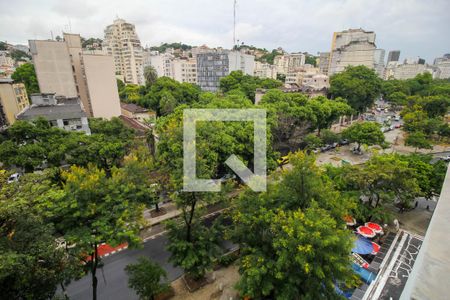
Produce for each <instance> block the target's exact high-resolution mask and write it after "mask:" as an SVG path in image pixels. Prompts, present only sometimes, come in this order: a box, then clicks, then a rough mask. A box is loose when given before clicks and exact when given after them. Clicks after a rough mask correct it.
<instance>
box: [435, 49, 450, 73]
mask: <svg viewBox="0 0 450 300" xmlns="http://www.w3.org/2000/svg"><path fill="white" fill-rule="evenodd" d="M434 67H435V68H436V78H439V79H446V78H450V54H444V56H442V57H438V58H436V59H435V60H434Z"/></svg>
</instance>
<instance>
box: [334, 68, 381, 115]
mask: <svg viewBox="0 0 450 300" xmlns="http://www.w3.org/2000/svg"><path fill="white" fill-rule="evenodd" d="M381 84H382V80H381V79H380V78H379V77H378V75H377V74H376V73H375V71H374V70H372V69H369V68H367V67H365V66H349V67H347V68H346V69H345V71H344V72H341V73H337V74H334V75H333V76H331V78H330V94H331V96H332V97H333V98H336V97H342V98H344V99H346V100H347V102H348V104H349V105H350V106H351V107H352V108H353V109H355V110H356V111H358V112H360V113H362V112H364V111H365V110H366V109H367V108H369V107H371V106H372V105H373V103H374V101H375V99H376V98H377V97H379V96H380V94H381Z"/></svg>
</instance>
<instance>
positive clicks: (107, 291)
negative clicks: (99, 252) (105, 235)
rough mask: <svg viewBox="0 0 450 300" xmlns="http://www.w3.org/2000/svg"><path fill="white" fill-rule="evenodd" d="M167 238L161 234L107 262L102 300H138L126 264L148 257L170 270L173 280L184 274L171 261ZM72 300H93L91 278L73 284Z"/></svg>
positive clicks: (100, 284) (100, 289)
mask: <svg viewBox="0 0 450 300" xmlns="http://www.w3.org/2000/svg"><path fill="white" fill-rule="evenodd" d="M166 245H167V237H166V236H165V235H161V236H158V237H156V238H155V239H149V240H147V241H146V242H145V243H144V247H143V248H142V249H127V250H123V251H121V252H119V253H117V254H114V255H111V256H109V257H106V258H104V259H103V262H104V264H105V265H104V267H103V268H102V269H103V274H104V277H103V276H102V269H100V270H98V272H97V277H98V299H99V300H102V299H104V300H111V299H131V300H133V299H138V298H137V296H136V294H135V293H134V291H133V290H131V289H129V288H128V276H127V275H126V274H125V271H124V268H125V266H126V265H128V264H130V263H133V262H135V261H136V260H137V259H138V257H140V256H147V257H149V258H151V259H152V260H153V261H155V262H156V263H158V264H159V265H160V266H161V267H163V268H164V270H166V272H167V275H168V279H169V281H172V280H174V279H176V278H178V277H179V276H181V275H182V273H183V272H182V270H181V269H180V268H175V267H173V266H172V264H171V263H169V262H168V259H169V255H170V254H169V252H167V251H166V250H165V247H166ZM68 294H69V296H70V299H74V300H77V299H79V300H85V299H92V287H91V275H90V274H88V275H87V276H85V277H83V278H82V279H80V280H79V281H75V282H73V283H72V284H71V285H69V287H68Z"/></svg>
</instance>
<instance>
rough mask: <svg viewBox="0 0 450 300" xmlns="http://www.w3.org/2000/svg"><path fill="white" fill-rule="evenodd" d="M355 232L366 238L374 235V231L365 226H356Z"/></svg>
mask: <svg viewBox="0 0 450 300" xmlns="http://www.w3.org/2000/svg"><path fill="white" fill-rule="evenodd" d="M356 232H357V233H358V234H360V235H362V236H363V237H367V238H373V237H374V236H375V235H376V233H375V231H373V230H372V229H371V228H369V227H367V226H359V227H358V228H356Z"/></svg>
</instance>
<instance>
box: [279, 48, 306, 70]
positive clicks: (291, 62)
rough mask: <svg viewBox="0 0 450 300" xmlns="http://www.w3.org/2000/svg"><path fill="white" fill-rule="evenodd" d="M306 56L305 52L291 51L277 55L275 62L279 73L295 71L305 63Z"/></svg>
mask: <svg viewBox="0 0 450 300" xmlns="http://www.w3.org/2000/svg"><path fill="white" fill-rule="evenodd" d="M305 60H306V56H305V54H303V53H290V54H283V55H277V56H275V58H274V60H273V64H274V65H275V66H276V68H277V73H278V74H284V75H286V74H287V73H290V72H293V71H295V70H296V69H297V68H299V67H301V66H303V65H304V64H305Z"/></svg>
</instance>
